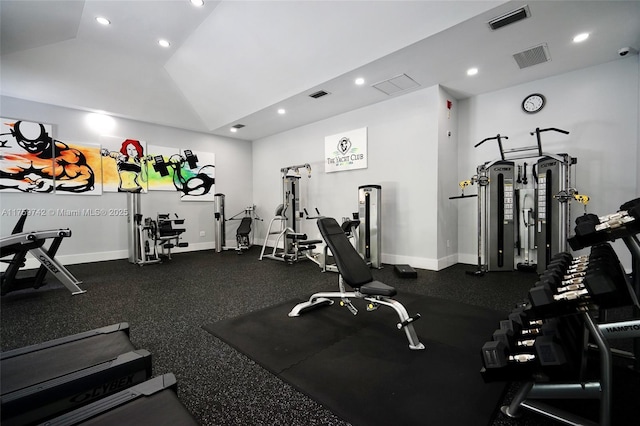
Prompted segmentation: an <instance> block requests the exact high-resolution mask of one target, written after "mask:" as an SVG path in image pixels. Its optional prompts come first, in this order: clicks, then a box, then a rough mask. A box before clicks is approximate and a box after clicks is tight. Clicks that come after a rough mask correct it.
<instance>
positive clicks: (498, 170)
mask: <svg viewBox="0 0 640 426" xmlns="http://www.w3.org/2000/svg"><path fill="white" fill-rule="evenodd" d="M548 131H554V132H559V133H562V134H569V132H568V131H566V130H561V129H557V128H547V129H540V128H536V129H535V131H533V132H530V134H531V135H532V136H533V135H535V136H536V142H537V143H536V145H533V146H526V147H518V148H511V149H504V147H503V140H504V139H508V137H507V136H503V135H500V134H498V135H496V136H494V137H490V138H486V139H484V140H482V141H480V142H478V143H477V144H476V145H474V148H477V147H478V146H480V145H482V144H483V143H485V142H488V141H491V140H495V141H496V142H497V144H498V148H499V151H500V158H498V159H495V160H492V161H489V162H486V163H484V164H481V165H479V166H478V167H477V169H476V174H475V175H474V176H473V177H472V178H471V179H469V180H465V181H462V182H460V183H459V185H460V187H461V189H462V195H461V196H457V197H450V199H462V198H469V197H473V195H464V189H465V188H466V187H467V186H469V185H474V184H477V185H478V193H477V198H478V199H477V202H478V209H477V214H478V222H477V227H478V244H477V250H478V263H477V269H476V270H475V271H469V272H468V273H469V274H471V275H476V276H482V275H484V273H486V272H490V271H513V270H514V269H516V268H517V269H518V270H521V271H538V273H541V272H542V271H544V270H545V269H546V267H547V264H548V262H549V260H550V258H551V256H553V255H554V254H556V253H559V252H562V251H565V250H567V238H568V233H569V221H570V203H569V202H570V201H572V200H577V201H579V202H581V203H582V204H584V205H585V209H586V204H587V202H588V200H589V197H587V196H586V195H582V194H579V193H578V192H577V191H576V190H575V188H572V187H571V166H573V165H575V164H576V163H577V159H576V158H574V157H571V156H570V155H568V154H550V153H546V152H544V151H543V150H542V142H541V134H542V133H544V132H548ZM528 159H533V160H534V163H533V166H532V169H531V173H532V176H533V178H534V179H533V180H532V182H530V181H529V179H528V174H527V166H528V164H529V163H527V162H525V163H524V168H523V166H522V165H521V164H520V163H519V160H528ZM523 170H524V174H523ZM516 171H517V177H516ZM536 171H537V172H536ZM530 199H534V200H535V202H533V203H532V202H528V200H530ZM527 204H529V205H527ZM534 218H535V220H534ZM532 229H533V232H532ZM532 234H533V235H532ZM523 240H524V247H523V246H522V241H523ZM522 249H524V256H523V254H522ZM536 262H537V263H536Z"/></svg>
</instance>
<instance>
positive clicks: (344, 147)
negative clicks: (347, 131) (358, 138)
mask: <svg viewBox="0 0 640 426" xmlns="http://www.w3.org/2000/svg"><path fill="white" fill-rule="evenodd" d="M350 149H351V140H349V138H341V139H340V140H339V141H338V151H340V152H341V153H342V155H344V154H346V153H347V152H349V150H350Z"/></svg>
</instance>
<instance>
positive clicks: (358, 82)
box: [356, 77, 364, 86]
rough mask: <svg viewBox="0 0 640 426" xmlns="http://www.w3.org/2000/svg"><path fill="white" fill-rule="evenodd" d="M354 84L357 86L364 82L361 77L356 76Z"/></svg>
mask: <svg viewBox="0 0 640 426" xmlns="http://www.w3.org/2000/svg"><path fill="white" fill-rule="evenodd" d="M356 84H357V85H358V86H362V85H363V84H364V78H362V77H358V78H356Z"/></svg>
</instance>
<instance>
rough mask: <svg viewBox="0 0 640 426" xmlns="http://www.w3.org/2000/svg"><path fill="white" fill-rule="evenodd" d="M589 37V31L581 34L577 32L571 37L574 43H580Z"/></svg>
mask: <svg viewBox="0 0 640 426" xmlns="http://www.w3.org/2000/svg"><path fill="white" fill-rule="evenodd" d="M588 38H589V33H582V34H578V35H577V36H575V37H574V38H573V42H574V43H580V42H582V41H585V40H586V39H588Z"/></svg>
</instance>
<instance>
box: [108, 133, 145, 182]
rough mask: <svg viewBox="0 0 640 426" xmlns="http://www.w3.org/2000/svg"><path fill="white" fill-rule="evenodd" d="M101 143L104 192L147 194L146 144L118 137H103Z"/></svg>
mask: <svg viewBox="0 0 640 426" xmlns="http://www.w3.org/2000/svg"><path fill="white" fill-rule="evenodd" d="M100 142H101V145H102V150H101V154H102V185H103V191H105V192H138V193H144V192H147V188H148V182H149V176H148V161H147V159H146V155H147V154H146V143H145V142H144V141H139V140H137V139H128V138H122V137H117V136H101V137H100Z"/></svg>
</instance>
